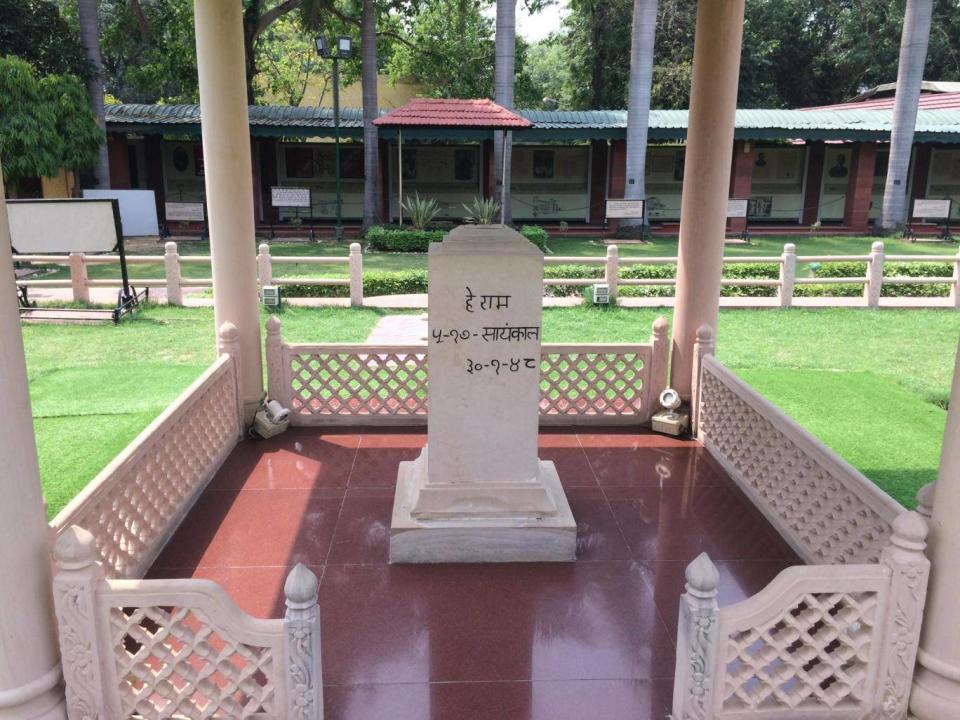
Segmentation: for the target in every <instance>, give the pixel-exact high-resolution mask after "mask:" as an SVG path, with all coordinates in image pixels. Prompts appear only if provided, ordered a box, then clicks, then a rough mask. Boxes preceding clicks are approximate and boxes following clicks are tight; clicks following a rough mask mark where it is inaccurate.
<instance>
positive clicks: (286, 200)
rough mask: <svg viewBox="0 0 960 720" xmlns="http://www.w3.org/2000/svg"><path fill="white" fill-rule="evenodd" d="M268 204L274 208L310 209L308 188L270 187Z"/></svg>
mask: <svg viewBox="0 0 960 720" xmlns="http://www.w3.org/2000/svg"><path fill="white" fill-rule="evenodd" d="M270 202H271V204H272V205H273V206H274V207H296V208H308V207H310V188H299V187H272V188H270Z"/></svg>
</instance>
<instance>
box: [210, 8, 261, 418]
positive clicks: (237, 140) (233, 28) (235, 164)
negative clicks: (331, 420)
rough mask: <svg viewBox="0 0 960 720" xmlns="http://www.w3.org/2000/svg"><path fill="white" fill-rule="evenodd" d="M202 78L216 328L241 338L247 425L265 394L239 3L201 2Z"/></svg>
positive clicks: (242, 395) (241, 381) (241, 379)
mask: <svg viewBox="0 0 960 720" xmlns="http://www.w3.org/2000/svg"><path fill="white" fill-rule="evenodd" d="M194 14H195V18H196V37H197V75H198V77H199V80H200V114H201V118H202V131H203V161H204V168H205V175H206V178H205V180H206V190H207V213H208V217H209V226H210V255H211V256H212V266H213V308H214V322H215V323H216V327H220V326H221V325H222V324H223V323H225V322H229V323H233V324H234V325H235V326H236V328H237V330H238V331H239V334H240V395H241V400H242V402H243V407H244V416H245V418H246V419H247V420H248V421H249V420H250V419H251V418H252V417H253V411H254V410H255V409H256V406H257V403H258V402H259V401H260V395H261V394H262V392H263V375H262V369H261V361H260V314H259V307H258V300H257V266H256V256H255V253H254V252H253V250H254V242H255V230H254V216H253V171H252V167H251V161H250V131H249V123H248V118H247V89H246V83H245V80H244V78H245V77H246V75H245V70H244V68H245V64H244V55H243V9H242V6H241V2H240V0H195V1H194Z"/></svg>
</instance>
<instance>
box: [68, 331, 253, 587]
mask: <svg viewBox="0 0 960 720" xmlns="http://www.w3.org/2000/svg"><path fill="white" fill-rule="evenodd" d="M237 352H238V351H237V330H236V328H234V327H233V326H232V325H225V326H224V327H223V328H221V331H220V353H221V354H220V356H219V357H218V358H217V360H216V361H215V362H214V363H213V364H212V365H211V366H210V367H209V368H208V369H207V370H206V371H205V372H204V373H203V374H202V375H201V376H200V377H199V378H197V380H196V381H195V382H194V383H193V384H192V385H190V387H188V388H187V389H186V390H184V391H183V393H181V395H180V397H178V398H177V399H176V400H174V401H173V403H172V404H171V405H170V406H169V407H168V408H167V409H166V410H165V411H164V412H163V413H162V414H161V415H160V416H159V417H158V418H157V419H156V420H154V421H153V422H152V423H150V425H149V426H147V428H146V429H145V430H144V431H143V432H141V433H140V434H139V435H138V436H137V437H136V438H135V439H134V440H133V442H131V443H130V444H129V445H128V446H127V447H126V449H124V450H123V452H121V453H120V454H119V455H118V456H117V457H116V458H114V460H113V461H112V462H111V463H110V464H109V465H107V467H105V468H104V469H103V471H101V472H100V474H98V475H97V476H96V477H95V478H94V479H93V480H92V481H91V482H90V484H89V485H87V486H86V487H85V488H84V489H83V490H82V491H81V492H80V493H79V494H78V495H77V496H76V497H75V498H74V499H73V500H72V501H71V502H70V504H68V505H67V506H66V507H65V508H64V509H63V510H62V511H61V512H60V513H59V514H58V515H57V516H56V517H55V518H54V520H53V522H52V525H53V527H54V529H55V530H56V532H57V533H61V532H63V530H64V529H65V528H67V527H69V526H70V525H79V526H80V527H84V528H87V529H88V530H89V531H90V532H91V533H93V536H94V538H95V539H96V543H97V552H98V553H99V558H100V560H101V561H102V562H103V564H104V566H105V567H106V571H107V574H108V575H109V576H110V577H118V578H137V577H142V576H143V575H144V573H146V571H147V570H148V569H149V567H150V565H151V564H152V563H153V561H154V560H155V559H156V557H157V555H158V554H159V553H160V551H161V550H162V549H163V546H164V545H165V544H166V542H167V540H169V539H170V536H171V535H173V532H174V531H175V530H176V529H177V527H178V526H179V525H180V523H181V521H182V520H183V518H184V517H185V516H186V514H187V512H189V510H190V508H191V507H192V506H193V503H194V501H195V500H196V498H197V497H198V496H199V494H200V493H201V492H202V491H203V489H204V488H205V487H206V485H207V483H208V482H209V481H210V479H211V478H213V476H214V474H215V473H216V472H217V470H218V469H219V468H220V466H221V465H222V464H223V462H224V461H225V460H226V459H227V456H229V455H230V452H231V451H232V450H233V448H234V446H235V445H236V444H237V441H238V440H239V438H240V435H241V433H242V431H243V428H242V423H241V417H240V406H239V394H238V388H237V369H236V360H235V358H236V357H237Z"/></svg>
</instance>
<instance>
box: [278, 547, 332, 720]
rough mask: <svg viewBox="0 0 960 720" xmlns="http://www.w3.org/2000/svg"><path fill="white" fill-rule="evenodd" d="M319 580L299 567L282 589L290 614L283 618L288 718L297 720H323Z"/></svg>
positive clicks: (302, 567)
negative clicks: (318, 605)
mask: <svg viewBox="0 0 960 720" xmlns="http://www.w3.org/2000/svg"><path fill="white" fill-rule="evenodd" d="M318 584H319V583H318V582H317V576H316V575H314V574H313V573H312V572H310V571H309V570H308V569H307V568H306V567H305V566H304V565H303V564H298V565H297V566H296V567H295V568H294V569H293V570H291V571H290V574H289V575H287V580H286V582H285V583H284V585H283V593H284V595H286V598H287V611H286V613H284V616H283V628H284V632H283V645H284V656H285V657H284V661H283V663H282V665H281V667H282V668H283V669H284V672H285V673H286V678H285V682H286V686H287V712H286V717H288V718H297V720H321V719H322V718H323V670H322V667H323V666H322V663H321V658H320V608H319V607H317V587H318Z"/></svg>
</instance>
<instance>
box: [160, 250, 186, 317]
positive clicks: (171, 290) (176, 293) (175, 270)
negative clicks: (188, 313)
mask: <svg viewBox="0 0 960 720" xmlns="http://www.w3.org/2000/svg"><path fill="white" fill-rule="evenodd" d="M163 269H164V273H165V275H166V280H167V305H183V287H182V286H181V284H180V254H179V253H178V252H177V244H176V243H175V242H173V240H170V241H169V242H166V243H164V245H163Z"/></svg>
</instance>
